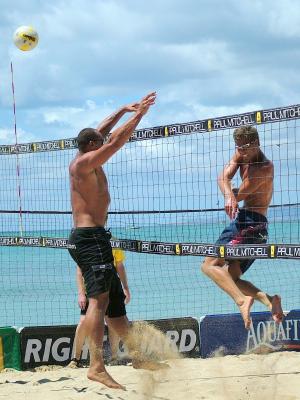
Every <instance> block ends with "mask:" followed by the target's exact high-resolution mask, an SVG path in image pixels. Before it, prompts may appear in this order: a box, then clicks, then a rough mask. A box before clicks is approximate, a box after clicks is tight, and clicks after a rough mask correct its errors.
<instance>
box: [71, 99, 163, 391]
mask: <svg viewBox="0 0 300 400" xmlns="http://www.w3.org/2000/svg"><path fill="white" fill-rule="evenodd" d="M155 98H156V93H155V92H153V93H149V94H148V95H147V96H145V97H144V98H143V99H142V100H141V101H140V102H138V103H135V104H130V105H127V106H124V107H122V108H121V109H120V110H118V111H116V112H115V113H114V114H112V115H110V116H109V117H108V118H106V119H105V120H104V121H103V122H102V123H101V124H100V125H99V126H98V127H97V129H92V128H86V129H83V130H82V131H81V132H80V133H79V135H78V137H77V142H78V150H79V151H78V153H77V154H76V156H75V158H74V159H73V160H72V162H71V163H70V166H69V174H70V190H71V203H72V214H73V222H74V229H72V231H71V234H70V237H69V243H70V244H71V245H74V248H73V249H70V250H69V251H70V254H71V256H72V258H73V259H74V261H75V262H76V264H77V265H78V266H79V267H80V269H81V271H82V275H83V278H84V282H85V285H86V291H87V297H88V299H89V307H88V310H87V314H86V317H85V320H84V324H85V331H86V335H87V337H88V343H89V350H90V367H89V370H88V374H87V376H88V378H89V379H91V380H94V381H97V382H99V383H102V384H104V385H106V386H108V387H111V388H116V389H124V387H123V386H122V385H120V384H119V383H117V382H116V381H115V380H114V379H113V378H112V377H111V376H110V375H109V374H108V372H107V371H106V369H105V366H104V362H103V357H102V346H103V333H104V315H105V312H106V309H107V306H108V302H109V290H110V287H111V282H112V279H113V277H114V275H115V268H114V266H113V255H112V249H111V245H110V240H109V239H110V238H109V236H108V235H107V232H106V230H105V229H104V224H105V218H106V215H107V210H108V207H109V203H110V195H109V190H108V183H107V178H106V176H105V173H104V171H103V168H102V166H103V164H105V162H106V161H107V160H109V159H110V157H112V156H113V155H114V154H115V153H116V152H117V151H118V150H119V149H120V148H121V147H122V146H123V145H124V144H125V143H126V142H127V141H128V139H129V138H130V136H131V134H132V133H133V131H134V129H135V128H136V126H137V125H138V123H139V122H140V121H141V119H142V118H143V116H144V115H145V114H146V113H147V112H148V110H149V108H150V107H151V106H152V105H153V104H154V103H155ZM127 112H132V113H133V115H132V116H131V118H129V119H128V121H126V122H125V123H123V124H122V125H121V126H120V127H119V128H117V129H115V130H114V131H113V132H112V133H111V135H110V137H109V140H108V141H107V142H106V143H105V144H103V140H104V137H105V136H106V135H108V134H109V132H110V130H111V129H112V127H113V126H115V124H116V123H117V122H118V121H119V120H120V118H121V117H122V116H123V115H124V114H125V113H127Z"/></svg>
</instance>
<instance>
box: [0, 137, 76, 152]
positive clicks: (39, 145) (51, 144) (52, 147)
mask: <svg viewBox="0 0 300 400" xmlns="http://www.w3.org/2000/svg"><path fill="white" fill-rule="evenodd" d="M76 148H77V139H76V138H70V139H59V140H51V141H46V142H33V143H21V144H16V145H6V146H3V145H1V146H0V154H1V155H2V154H24V153H37V152H45V151H57V150H69V149H76Z"/></svg>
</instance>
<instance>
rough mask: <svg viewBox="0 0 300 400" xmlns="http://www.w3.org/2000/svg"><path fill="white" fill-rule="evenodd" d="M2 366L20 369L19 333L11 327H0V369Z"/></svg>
mask: <svg viewBox="0 0 300 400" xmlns="http://www.w3.org/2000/svg"><path fill="white" fill-rule="evenodd" d="M4 368H14V369H18V370H21V351H20V335H19V332H17V330H16V329H15V328H13V327H3V328H0V371H1V370H2V369H4Z"/></svg>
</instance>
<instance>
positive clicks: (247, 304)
mask: <svg viewBox="0 0 300 400" xmlns="http://www.w3.org/2000/svg"><path fill="white" fill-rule="evenodd" d="M253 302H254V298H253V297H250V296H245V300H244V302H243V304H242V305H239V309H240V312H241V314H242V318H243V320H244V324H245V328H246V329H250V325H251V318H250V309H251V306H252V304H253Z"/></svg>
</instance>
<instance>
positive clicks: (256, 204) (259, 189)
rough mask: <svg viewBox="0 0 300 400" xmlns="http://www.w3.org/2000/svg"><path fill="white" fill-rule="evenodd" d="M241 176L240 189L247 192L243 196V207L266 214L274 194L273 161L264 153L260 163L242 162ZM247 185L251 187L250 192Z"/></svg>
mask: <svg viewBox="0 0 300 400" xmlns="http://www.w3.org/2000/svg"><path fill="white" fill-rule="evenodd" d="M240 176H241V178H242V185H241V187H240V190H242V191H244V193H245V194H246V195H244V196H243V197H244V204H243V208H245V209H247V210H251V211H255V212H257V213H260V214H263V215H266V214H267V210H268V207H269V205H270V202H271V199H272V195H273V179H274V166H273V163H272V162H271V161H270V160H268V159H267V158H266V157H265V156H264V155H263V159H262V161H261V162H259V163H248V164H241V165H240ZM243 186H244V188H243ZM247 187H249V189H250V190H249V191H248V193H247ZM252 188H255V190H252Z"/></svg>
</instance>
